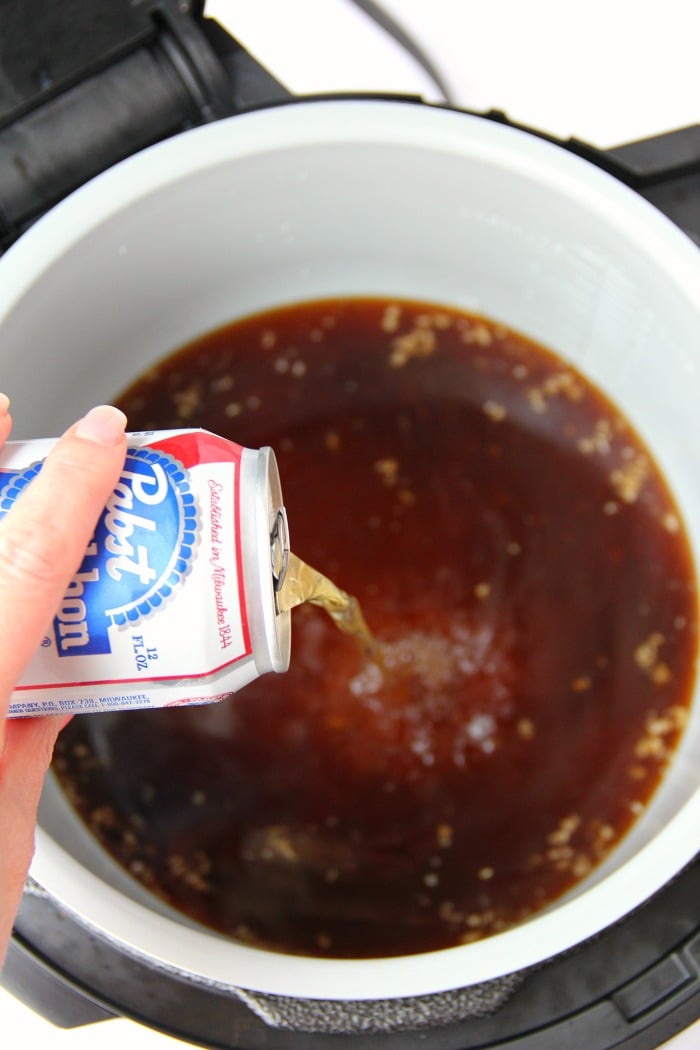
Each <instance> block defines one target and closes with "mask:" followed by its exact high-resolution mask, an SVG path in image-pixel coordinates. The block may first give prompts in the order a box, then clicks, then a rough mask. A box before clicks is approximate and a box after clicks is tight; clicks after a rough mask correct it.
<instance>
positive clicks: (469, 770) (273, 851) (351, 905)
mask: <svg viewBox="0 0 700 1050" xmlns="http://www.w3.org/2000/svg"><path fill="white" fill-rule="evenodd" d="M120 404H121V407H122V408H124V410H125V411H126V412H127V414H128V416H129V424H130V426H131V427H133V428H143V429H153V428H159V427H170V426H205V427H207V428H209V429H210V430H213V431H214V432H218V433H221V434H223V435H224V436H226V437H231V438H233V439H235V440H237V441H239V442H241V443H243V444H246V445H248V446H250V447H258V446H260V445H263V444H270V445H272V447H273V448H274V449H275V452H276V454H277V458H278V462H279V467H280V474H281V477H282V482H283V487H284V495H285V504H286V507H287V511H288V514H289V522H290V528H291V533H292V540H293V543H294V549H295V551H296V552H298V554H299V556H300V557H301V558H303V559H304V560H305V561H307V562H308V563H309V564H311V565H314V566H317V567H318V568H319V570H320V571H321V572H323V573H324V574H327V576H328V577H329V578H330V579H332V580H335V581H337V582H338V584H339V585H340V586H342V587H343V588H345V589H347V592H348V593H349V594H352V595H354V596H355V597H356V598H357V600H358V601H359V602H360V604H361V606H362V610H363V612H364V615H365V616H366V619H367V623H368V624H369V625H370V626H371V629H372V632H373V634H374V636H375V638H376V640H377V644H378V645H379V649H380V654H381V660H378V659H376V657H375V655H373V654H372V653H369V654H368V653H367V652H366V651H365V650H364V649H363V648H362V647H361V646H358V645H357V642H356V641H355V639H354V638H353V637H351V636H348V635H345V634H343V633H341V632H340V631H337V630H336V629H335V627H334V625H333V623H332V622H331V621H330V619H329V618H328V617H327V616H325V615H324V614H323V613H322V612H321V611H320V610H318V609H316V608H314V607H313V606H311V605H310V604H309V603H308V602H304V603H303V604H301V605H300V606H299V607H298V608H295V609H294V610H293V612H292V661H291V666H290V669H289V671H288V672H287V673H286V674H284V675H269V676H264V677H263V678H260V679H258V680H257V681H255V682H253V683H251V684H250V685H249V686H247V687H246V688H245V689H244V690H242V691H241V692H239V693H237V694H236V696H235V697H233V698H232V699H231V700H230V701H224V702H222V703H219V704H214V705H208V706H205V707H198V708H194V709H178V710H173V711H162V712H143V713H140V712H139V713H126V714H124V715H118V714H114V715H113V714H104V715H99V716H98V717H89V718H84V719H79V718H77V719H74V721H73V722H72V723H71V724H70V726H68V727H67V729H66V730H65V731H64V732H63V733H62V734H61V737H60V738H59V746H58V750H57V755H56V759H55V762H54V768H55V769H56V771H57V773H58V775H59V777H60V778H61V781H62V782H63V784H64V786H65V788H66V790H67V792H68V793H69V796H70V798H71V799H72V801H73V803H74V805H75V806H76V808H77V810H78V811H79V812H80V813H81V814H82V816H83V817H84V819H85V821H86V823H87V824H88V826H89V827H90V828H91V829H92V831H93V832H94V833H95V835H97V837H98V838H99V840H100V841H101V842H102V843H103V844H104V846H105V847H106V848H107V849H108V850H109V851H110V852H111V853H112V854H113V856H114V857H115V858H116V859H117V860H118V861H119V862H120V863H121V864H122V865H123V866H124V867H125V868H126V870H127V871H129V872H130V873H131V874H132V875H133V876H134V877H135V878H137V879H139V880H140V881H141V882H142V883H143V884H144V885H145V886H147V887H148V888H149V889H151V890H152V891H153V892H154V893H156V894H158V895H159V896H161V897H162V898H163V899H165V900H166V901H168V902H169V903H170V904H171V905H173V906H174V907H175V908H178V909H180V910H181V911H182V912H183V913H185V914H186V915H188V916H190V917H191V918H193V919H195V920H198V921H199V922H201V923H204V924H205V925H207V926H210V927H213V928H214V929H216V930H218V931H221V932H223V933H224V934H227V935H229V936H231V937H234V938H237V939H238V940H241V941H244V942H246V943H250V944H254V945H262V946H266V947H269V948H273V949H280V950H285V951H291V952H298V953H307V954H315V955H328V956H344V957H349V956H350V957H351V956H357V957H368V956H381V955H397V954H404V953H411V952H419V951H425V950H428V949H436V948H443V947H446V946H449V945H456V944H461V943H466V942H469V941H472V940H478V939H479V938H482V937H486V936H488V935H489V934H492V933H495V932H498V931H500V930H504V929H506V928H508V927H509V926H511V925H513V924H514V923H518V922H521V921H523V920H524V919H527V917H528V916H530V915H532V914H534V913H537V912H538V911H539V910H541V909H542V908H544V907H546V906H547V905H548V904H550V903H551V902H552V901H553V900H555V899H556V898H557V897H558V896H560V895H561V894H562V893H564V892H565V891H566V890H568V889H569V888H570V887H571V886H572V885H574V884H575V883H577V882H578V881H579V880H581V879H582V878H585V876H586V875H588V874H589V873H590V872H591V871H592V870H593V869H594V868H595V866H596V865H597V864H599V863H600V861H601V860H603V859H604V858H605V857H606V856H607V855H608V854H609V852H610V850H611V849H613V848H614V846H615V844H616V843H617V842H618V841H619V839H620V838H621V836H623V835H624V834H625V832H626V831H627V830H628V829H629V827H630V826H631V825H632V824H633V823H634V822H635V821H636V820H637V819H638V817H639V816H640V815H641V814H643V812H644V808H645V806H646V803H647V802H648V800H649V799H650V798H651V796H652V795H653V793H654V790H655V788H656V786H657V784H658V782H659V780H660V778H661V777H662V776H663V773H664V770H665V768H666V766H667V764H668V762H669V761H670V760H671V758H672V756H673V754H674V749H675V746H676V744H677V742H678V739H679V737H680V735H681V733H682V730H683V725H684V723H685V719H686V716H687V712H688V704H689V699H690V696H691V691H692V685H693V674H694V661H695V659H696V655H697V596H696V593H695V578H694V574H693V566H692V560H691V556H690V553H689V548H688V544H687V542H686V538H685V533H684V530H683V526H682V522H681V520H680V518H679V515H678V512H677V510H676V508H675V506H674V503H673V501H672V499H671V497H670V496H669V493H668V491H667V489H666V486H665V484H664V482H663V479H662V478H661V477H660V476H659V474H658V471H657V470H656V468H655V465H654V462H653V460H652V457H651V456H650V454H649V452H648V450H647V449H645V447H644V446H643V445H642V444H641V442H640V441H639V439H638V437H637V436H636V434H635V433H634V431H633V430H632V428H631V427H630V426H629V424H628V423H627V422H626V420H625V419H624V418H623V417H622V416H621V415H620V414H619V413H618V412H617V411H616V410H615V408H614V407H613V406H612V405H611V404H610V403H609V402H608V401H607V400H606V399H605V398H604V397H603V396H602V395H601V394H600V393H598V392H597V391H596V390H594V389H592V388H591V386H590V385H589V384H588V383H587V382H586V381H585V380H584V378H583V377H582V376H581V375H579V374H578V373H577V372H576V371H574V370H573V369H572V368H570V367H569V366H567V365H565V364H564V363H563V362H562V361H561V360H559V359H558V358H556V357H554V356H552V355H551V354H549V353H547V352H546V351H545V350H543V349H542V348H541V347H539V346H536V345H535V344H533V343H532V342H530V341H528V340H527V339H524V338H522V337H521V336H518V335H517V334H516V333H513V332H511V331H508V330H507V329H505V328H503V327H502V326H499V325H497V324H493V323H491V322H489V321H486V320H484V319H483V318H480V317H475V316H470V315H466V314H464V313H460V312H457V311H453V310H447V309H444V308H442V307H434V306H431V305H426V304H421V303H406V302H386V301H379V300H345V301H337V302H322V303H310V304H303V305H299V306H295V307H290V308H287V309H283V310H279V311H275V312H271V313H268V314H264V315H260V316H257V317H251V318H249V319H247V320H244V321H242V322H240V323H238V324H235V325H232V326H230V327H227V328H223V329H221V330H220V331H217V332H214V333H212V334H210V335H208V336H206V337H205V338H203V339H201V340H200V341H198V342H197V343H195V344H193V345H192V346H190V347H188V348H185V349H183V350H182V351H181V352H179V353H177V354H175V355H174V356H173V357H172V358H171V359H169V360H167V361H165V362H164V363H163V364H161V365H159V366H157V367H156V368H155V369H153V370H152V371H151V372H149V373H148V375H146V376H144V377H143V379H142V380H141V381H140V382H138V383H136V384H135V386H134V387H133V388H132V389H131V390H129V391H127V392H126V393H125V394H124V396H123V397H122V399H121V401H120Z"/></svg>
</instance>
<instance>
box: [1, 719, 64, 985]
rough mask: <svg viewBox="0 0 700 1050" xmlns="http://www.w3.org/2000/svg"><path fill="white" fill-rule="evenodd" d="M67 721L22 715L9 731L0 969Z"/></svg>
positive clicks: (4, 765)
mask: <svg viewBox="0 0 700 1050" xmlns="http://www.w3.org/2000/svg"><path fill="white" fill-rule="evenodd" d="M65 721H66V719H65V718H63V717H62V716H60V715H56V716H49V717H46V718H19V719H16V720H13V721H11V722H10V723H9V724H8V726H7V729H6V739H5V748H4V751H3V754H2V762H1V763H0V812H1V813H2V820H0V857H1V858H2V878H0V969H1V968H2V957H3V949H4V946H6V945H7V942H8V940H9V936H10V933H11V930H12V923H13V921H14V916H15V915H16V913H17V908H18V907H19V902H20V898H21V895H22V890H23V887H24V883H25V880H26V877H27V872H28V871H29V865H30V863H31V859H32V854H33V852H34V828H35V826H36V815H37V809H38V807H39V796H40V795H41V790H42V785H43V782H44V777H45V775H46V771H47V769H48V767H49V763H50V761H51V756H52V753H53V747H54V744H55V742H56V737H57V735H58V732H59V730H60V729H61V727H62V725H63V724H64V723H65Z"/></svg>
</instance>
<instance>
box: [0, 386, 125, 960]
mask: <svg viewBox="0 0 700 1050" xmlns="http://www.w3.org/2000/svg"><path fill="white" fill-rule="evenodd" d="M8 409H9V401H8V399H7V397H6V396H5V395H4V394H0V446H2V445H3V444H4V442H5V441H6V440H7V438H8V435H9V433H10V430H11V428H12V419H11V417H10V414H9V411H8ZM125 425H126V417H125V416H124V414H123V413H122V412H119V410H118V409H116V408H112V407H111V406H108V405H100V406H98V407H97V408H93V409H92V411H90V412H88V414H87V415H86V416H85V417H84V418H83V419H81V420H80V421H79V422H77V423H75V424H74V425H73V426H72V427H70V428H69V429H68V430H67V431H66V433H65V434H64V435H63V437H62V438H61V439H60V441H58V442H57V444H56V445H55V447H54V448H53V449H52V450H51V453H50V454H49V456H48V457H47V459H46V462H45V463H44V466H43V467H42V469H41V473H40V474H39V475H38V476H37V477H36V478H35V479H34V481H33V482H32V483H31V485H30V486H29V487H28V489H27V490H26V491H25V492H24V493H23V494H22V496H21V497H20V499H19V500H18V501H17V504H16V505H15V506H14V507H13V508H12V510H11V511H10V512H9V513H8V514H7V516H6V517H5V518H4V519H3V520H2V521H1V522H0V968H1V967H2V963H3V960H4V958H5V953H6V950H7V944H8V941H9V938H10V933H11V931H12V924H13V922H14V918H15V914H16V912H17V908H18V907H19V902H20V898H21V895H22V890H23V887H24V882H25V879H26V877H27V872H28V870H29V865H30V863H31V858H32V853H33V851H34V828H35V825H36V814H37V808H38V805H39V796H40V794H41V789H42V784H43V781H44V776H45V774H46V771H47V769H48V766H49V763H50V761H51V755H52V752H53V746H54V744H55V742H56V737H57V736H58V733H59V731H60V730H61V729H62V727H63V726H64V725H65V723H66V722H67V721H68V720H69V718H70V716H68V718H65V717H63V716H61V715H50V716H42V717H40V718H14V719H7V718H6V715H7V709H8V707H9V703H10V696H11V693H12V690H13V688H14V686H15V685H16V683H17V681H18V679H19V678H20V676H21V674H22V672H23V670H24V668H25V667H26V665H27V664H28V663H29V661H30V659H31V657H32V656H33V654H34V652H35V651H36V650H37V649H38V647H39V645H40V643H41V639H42V637H43V636H44V635H45V633H46V628H47V626H48V625H49V624H50V622H51V619H52V617H53V615H54V613H55V611H56V609H57V608H58V606H59V603H60V601H61V598H62V597H63V595H64V594H65V591H66V587H67V586H68V583H69V582H70V580H71V578H72V576H73V575H74V573H75V572H77V570H78V568H79V567H80V563H81V562H82V560H83V556H84V554H85V549H86V547H87V546H88V544H89V542H90V539H91V538H92V535H93V533H94V531H95V526H96V524H97V521H98V518H99V516H100V513H101V511H102V509H103V508H104V506H105V503H106V502H107V500H108V498H109V496H110V493H111V492H112V491H113V489H114V487H115V485H116V483H117V481H118V480H119V473H120V471H121V469H122V466H123V465H124V458H125V455H126V437H125V433H124V428H125Z"/></svg>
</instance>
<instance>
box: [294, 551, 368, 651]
mask: <svg viewBox="0 0 700 1050" xmlns="http://www.w3.org/2000/svg"><path fill="white" fill-rule="evenodd" d="M303 602H309V603H310V604H311V605H318V606H319V607H320V608H321V609H323V610H324V611H325V612H327V613H328V615H329V616H330V618H331V620H332V621H333V623H334V624H335V625H336V627H337V628H338V630H339V631H342V632H343V633H344V634H349V635H351V636H352V637H353V638H355V639H356V640H357V642H358V643H359V644H360V645H361V646H362V648H363V649H364V650H365V651H366V653H367V655H368V656H372V655H374V654H376V653H377V652H378V646H377V642H376V641H375V639H374V638H373V636H372V632H371V631H370V629H369V627H368V626H367V624H366V622H365V618H364V616H363V615H362V609H361V608H360V603H359V602H358V600H357V598H354V597H353V596H352V595H351V594H346V593H345V591H341V589H340V588H339V587H336V585H335V584H334V583H332V582H331V581H330V580H329V579H327V578H326V577H325V576H324V575H323V574H322V573H320V572H318V571H317V570H316V569H312V568H311V566H310V565H307V564H306V562H303V561H302V560H301V558H297V556H296V554H292V553H290V555H289V560H288V562H287V569H286V572H285V575H284V580H283V581H282V586H281V587H280V590H279V592H278V595H277V608H278V609H279V611H280V612H288V611H289V610H290V609H294V608H296V606H297V605H301V604H302V603H303Z"/></svg>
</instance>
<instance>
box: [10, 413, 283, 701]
mask: <svg viewBox="0 0 700 1050" xmlns="http://www.w3.org/2000/svg"><path fill="white" fill-rule="evenodd" d="M53 444H54V442H53V441H51V440H46V441H44V440H40V441H24V442H9V443H8V444H7V445H6V446H5V447H4V448H3V450H2V452H1V453H0V518H2V517H3V516H4V515H5V514H6V513H8V511H10V510H11V509H12V506H13V504H14V503H15V501H16V500H17V499H18V498H20V497H21V494H22V491H23V490H24V488H25V487H26V486H27V485H28V484H29V483H30V482H31V481H32V479H33V478H34V477H35V476H36V475H37V474H38V473H39V471H40V470H41V466H42V462H43V460H44V458H45V457H46V455H47V454H48V452H49V450H50V448H51V446H52V445H53ZM127 444H128V449H127V455H126V460H125V463H124V467H123V469H122V472H121V476H120V478H119V482H118V484H117V486H116V488H115V489H114V492H113V493H112V496H111V497H110V499H109V501H108V503H107V505H106V507H105V509H104V511H103V513H102V515H101V516H100V519H99V522H98V524H97V528H96V529H95V533H94V535H93V538H92V540H91V542H90V544H89V545H88V548H87V550H86V551H85V557H84V558H83V562H82V564H81V566H80V568H79V570H78V572H77V573H76V574H75V576H74V577H73V579H72V580H71V582H70V584H69V585H68V588H67V589H66V593H65V595H64V596H63V599H62V601H61V604H60V606H59V608H58V609H57V611H56V615H55V617H54V619H53V622H52V624H51V627H50V629H49V631H48V632H47V634H46V636H45V637H44V639H43V642H42V645H41V647H40V649H39V650H38V651H37V653H36V655H35V657H34V658H33V660H32V662H31V663H30V665H29V667H28V668H27V669H26V671H25V673H24V674H23V676H22V678H21V680H20V682H19V683H18V685H17V687H16V689H15V691H14V693H13V696H12V700H11V704H10V710H9V714H10V716H26V715H38V714H67V713H71V712H75V713H80V712H89V711H105V710H110V711H118V710H124V709H130V708H139V707H143V708H147V707H170V706H174V705H179V704H198V703H208V702H211V701H215V700H220V699H222V698H223V697H225V696H227V695H228V694H229V693H232V692H235V691H236V690H238V689H240V688H242V687H243V686H244V685H246V684H247V683H248V682H250V681H252V680H253V679H254V678H257V677H258V676H259V675H262V674H265V673H266V672H268V671H286V669H287V667H288V666H289V655H290V617H289V613H288V612H286V613H279V612H278V611H277V605H276V591H277V589H278V587H279V585H280V584H281V582H282V579H283V576H284V571H285V566H286V559H287V556H288V553H289V543H288V539H287V527H286V516H285V512H284V507H283V504H282V491H281V487H280V480H279V475H278V472H277V464H276V461H275V456H274V453H273V452H272V449H269V448H262V449H257V450H256V449H247V448H242V447H241V446H240V445H236V444H234V443H232V442H230V441H226V440H224V439H223V438H220V437H217V436H216V435H214V434H210V433H209V432H208V431H205V430H170V431H159V432H146V433H138V434H129V435H128V442H127Z"/></svg>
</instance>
